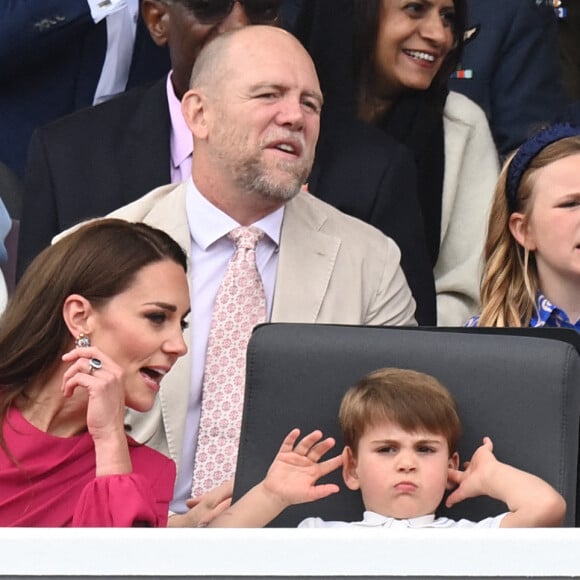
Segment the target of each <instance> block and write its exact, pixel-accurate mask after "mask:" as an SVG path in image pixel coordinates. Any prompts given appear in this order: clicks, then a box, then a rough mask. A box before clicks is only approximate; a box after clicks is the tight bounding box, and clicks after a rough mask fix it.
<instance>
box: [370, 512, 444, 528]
mask: <svg viewBox="0 0 580 580" xmlns="http://www.w3.org/2000/svg"><path fill="white" fill-rule="evenodd" d="M434 521H435V514H427V515H426V516H419V517H416V518H409V519H402V520H399V519H396V518H391V517H388V516H382V515H381V514H377V513H376V512H371V511H365V513H364V516H363V521H362V522H360V523H359V525H362V526H369V527H381V526H387V527H391V526H392V525H393V523H396V524H398V525H399V526H400V527H406V528H424V527H427V526H429V525H431V524H432V523H433V522H434Z"/></svg>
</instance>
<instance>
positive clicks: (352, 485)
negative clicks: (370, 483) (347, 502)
mask: <svg viewBox="0 0 580 580" xmlns="http://www.w3.org/2000/svg"><path fill="white" fill-rule="evenodd" d="M356 467H357V465H356V457H355V456H354V453H353V452H352V449H351V448H350V447H349V446H348V445H347V446H346V447H345V448H344V449H343V450H342V479H343V480H344V483H345V484H346V487H348V489H353V490H354V489H359V488H360V483H359V481H358V473H357V469H356Z"/></svg>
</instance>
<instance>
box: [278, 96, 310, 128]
mask: <svg viewBox="0 0 580 580" xmlns="http://www.w3.org/2000/svg"><path fill="white" fill-rule="evenodd" d="M302 107H303V105H302V103H301V102H300V101H299V100H298V99H295V98H292V97H287V98H285V99H282V100H281V101H280V109H279V111H278V114H277V116H276V121H277V122H278V123H279V124H280V125H285V126H288V127H292V128H293V129H301V128H302V127H303V126H304V110H303V109H302Z"/></svg>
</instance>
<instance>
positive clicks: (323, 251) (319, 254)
mask: <svg viewBox="0 0 580 580" xmlns="http://www.w3.org/2000/svg"><path fill="white" fill-rule="evenodd" d="M310 199H311V196H310V194H307V193H303V192H301V193H299V194H298V195H297V196H296V197H295V198H294V199H293V200H292V201H290V202H289V203H287V204H286V208H285V210H284V221H283V223H282V232H281V236H280V256H279V261H278V271H277V275H276V289H275V291H274V302H273V305H272V322H316V320H317V318H318V315H319V313H320V309H321V307H322V304H323V302H324V298H325V296H326V292H327V290H328V285H329V282H330V280H331V277H332V274H333V270H334V265H335V262H336V256H337V254H338V250H339V248H340V244H341V243H342V242H341V240H340V238H338V237H336V236H330V235H328V234H325V233H323V232H321V231H320V230H321V228H322V226H323V224H324V222H325V221H326V219H327V218H326V214H325V212H324V211H322V210H321V209H320V208H319V207H316V206H315V205H314V204H312V203H311V202H310Z"/></svg>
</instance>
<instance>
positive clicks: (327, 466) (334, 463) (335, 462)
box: [319, 455, 342, 477]
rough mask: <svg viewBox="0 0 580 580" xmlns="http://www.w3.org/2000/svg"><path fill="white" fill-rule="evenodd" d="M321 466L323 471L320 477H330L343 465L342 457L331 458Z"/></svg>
mask: <svg viewBox="0 0 580 580" xmlns="http://www.w3.org/2000/svg"><path fill="white" fill-rule="evenodd" d="M319 465H320V468H321V471H322V473H321V474H320V477H323V476H324V475H328V474H329V473H331V472H333V471H334V470H335V469H338V468H339V467H340V466H341V465H342V455H337V456H336V457H331V458H330V459H327V460H326V461H323V462H322V463H320V464H319Z"/></svg>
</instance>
